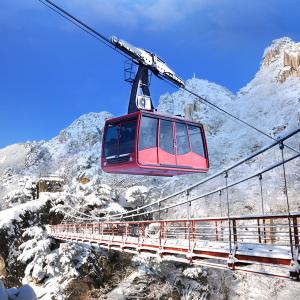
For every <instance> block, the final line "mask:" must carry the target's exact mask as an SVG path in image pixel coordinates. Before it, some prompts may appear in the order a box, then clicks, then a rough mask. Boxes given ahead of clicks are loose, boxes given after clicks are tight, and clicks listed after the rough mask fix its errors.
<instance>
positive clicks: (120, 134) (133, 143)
mask: <svg viewBox="0 0 300 300" xmlns="http://www.w3.org/2000/svg"><path fill="white" fill-rule="evenodd" d="M130 123H133V124H134V138H133V139H132V140H131V147H132V151H123V152H121V151H122V144H123V143H122V127H124V126H123V125H124V124H126V125H127V124H130ZM136 128H137V120H136V119H132V120H124V121H123V122H120V129H119V153H118V156H122V155H126V154H131V153H134V152H135V145H136ZM127 143H128V141H127ZM129 150H131V149H129Z"/></svg>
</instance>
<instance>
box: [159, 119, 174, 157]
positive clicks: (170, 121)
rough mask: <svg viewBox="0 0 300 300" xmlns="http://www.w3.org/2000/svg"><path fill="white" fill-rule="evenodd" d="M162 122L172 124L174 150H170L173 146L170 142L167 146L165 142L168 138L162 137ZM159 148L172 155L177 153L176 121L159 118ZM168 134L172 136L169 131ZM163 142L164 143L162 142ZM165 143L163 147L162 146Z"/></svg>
mask: <svg viewBox="0 0 300 300" xmlns="http://www.w3.org/2000/svg"><path fill="white" fill-rule="evenodd" d="M162 122H165V123H170V124H171V127H170V128H171V131H172V135H171V136H172V150H173V151H172V152H171V151H170V150H171V147H169V146H171V145H170V144H169V145H167V146H168V147H165V144H163V143H166V142H168V139H166V138H164V137H161V128H162ZM158 136H159V148H160V149H161V150H163V151H165V152H167V153H169V154H172V155H175V154H176V151H175V140H174V121H172V120H168V119H165V118H160V119H159V134H158ZM167 136H170V134H169V133H167ZM162 142H163V143H162ZM162 145H163V147H162Z"/></svg>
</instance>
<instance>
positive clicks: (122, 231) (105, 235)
mask: <svg viewBox="0 0 300 300" xmlns="http://www.w3.org/2000/svg"><path fill="white" fill-rule="evenodd" d="M289 218H291V219H292V228H291V232H290V231H289V229H290V227H289ZM299 220H300V213H298V214H291V215H287V214H279V215H264V216H248V217H246V216H244V217H231V218H230V219H229V220H228V218H203V219H190V220H188V219H185V220H164V221H138V222H134V221H131V222H121V221H120V222H119V221H116V222H103V223H84V224H59V225H51V226H50V232H49V233H50V235H52V236H54V237H68V238H71V239H74V240H82V241H91V242H93V241H94V242H105V241H106V242H107V243H114V242H116V243H123V244H125V245H126V243H128V244H132V246H133V247H143V246H150V247H158V248H161V249H163V248H164V247H167V246H172V248H174V249H175V250H176V249H177V250H178V251H181V250H182V249H185V250H187V251H189V252H192V251H193V250H195V249H197V248H199V247H200V248H212V249H213V248H214V249H215V248H218V249H219V247H221V246H222V247H223V250H224V251H225V250H226V251H225V252H224V253H225V254H226V255H223V254H222V255H223V256H224V257H227V256H228V255H229V254H232V253H234V252H236V251H238V250H241V251H242V250H243V249H245V245H247V247H248V250H249V249H250V250H249V251H250V252H251V250H253V251H254V250H255V249H256V247H257V246H259V245H269V246H270V247H271V246H272V247H273V248H270V251H274V249H275V250H276V251H279V252H280V251H283V250H284V251H285V253H286V254H287V253H288V256H289V257H290V258H289V259H288V262H290V259H291V258H292V256H293V254H296V253H298V249H299V233H298V232H299ZM290 233H291V236H292V249H290V242H291V241H290ZM127 246H128V245H127ZM274 246H278V247H277V248H274ZM280 247H283V248H280ZM267 249H268V248H267ZM272 249H273V250H272ZM177 250H176V251H177ZM219 250H220V249H219ZM256 251H257V249H256ZM276 251H275V252H276ZM219 254H220V253H219ZM266 257H268V256H266ZM297 259H298V257H297V258H296V260H297Z"/></svg>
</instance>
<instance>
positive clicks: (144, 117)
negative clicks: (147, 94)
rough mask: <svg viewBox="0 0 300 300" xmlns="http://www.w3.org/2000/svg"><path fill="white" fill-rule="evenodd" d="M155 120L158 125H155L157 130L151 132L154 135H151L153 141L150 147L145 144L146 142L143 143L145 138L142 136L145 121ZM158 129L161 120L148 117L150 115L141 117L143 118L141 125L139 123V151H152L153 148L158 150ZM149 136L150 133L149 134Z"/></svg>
mask: <svg viewBox="0 0 300 300" xmlns="http://www.w3.org/2000/svg"><path fill="white" fill-rule="evenodd" d="M146 119H148V120H150V119H151V120H155V121H156V124H155V128H154V130H153V132H150V133H152V134H153V135H151V134H150V135H149V136H150V137H151V136H152V137H153V138H152V140H151V143H149V144H148V145H147V144H146V143H145V141H143V136H144V134H143V136H142V128H143V125H144V124H143V120H146ZM145 128H146V129H147V125H146V126H145ZM158 128H159V118H155V117H152V116H148V115H141V118H140V123H139V135H138V151H142V150H146V149H151V148H157V147H158V140H157V137H158ZM154 133H155V134H154ZM148 134H149V132H148ZM143 143H145V144H146V145H143Z"/></svg>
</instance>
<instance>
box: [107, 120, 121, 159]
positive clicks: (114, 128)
mask: <svg viewBox="0 0 300 300" xmlns="http://www.w3.org/2000/svg"><path fill="white" fill-rule="evenodd" d="M119 129H120V125H108V127H107V129H106V133H105V138H104V157H108V156H115V155H117V154H118V146H119Z"/></svg>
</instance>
